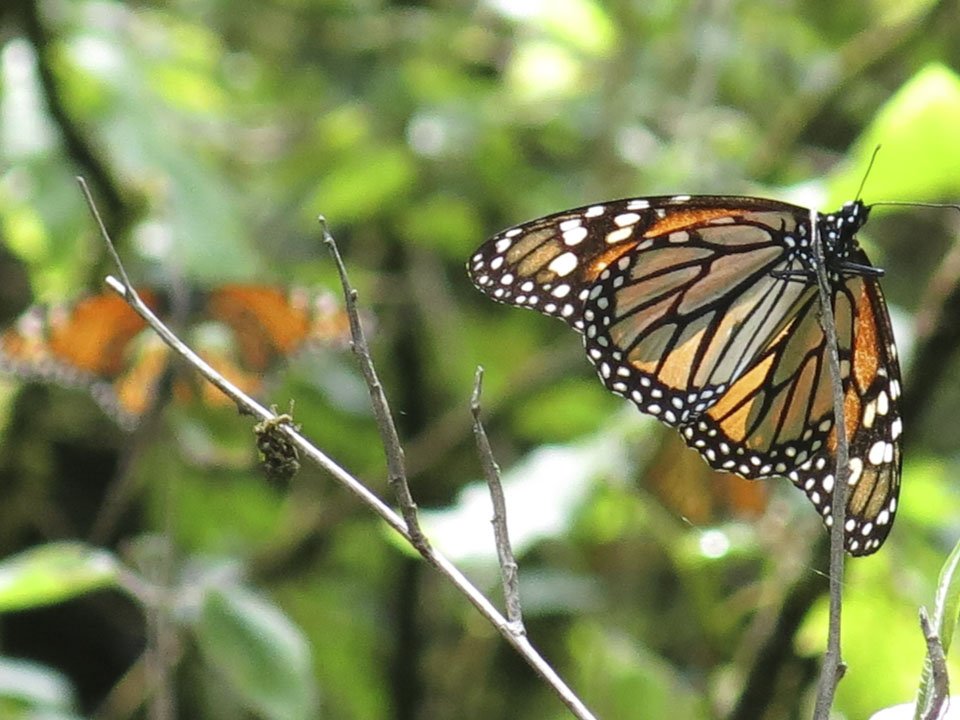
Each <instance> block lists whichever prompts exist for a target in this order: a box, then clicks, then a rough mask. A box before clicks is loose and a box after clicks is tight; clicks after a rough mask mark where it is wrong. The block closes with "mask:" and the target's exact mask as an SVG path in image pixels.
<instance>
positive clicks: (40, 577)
mask: <svg viewBox="0 0 960 720" xmlns="http://www.w3.org/2000/svg"><path fill="white" fill-rule="evenodd" d="M118 569H119V568H118V564H117V561H116V558H115V557H114V556H113V555H112V554H111V553H109V552H107V551H106V550H100V549H98V548H94V547H90V546H89V545H84V544H83V543H74V542H59V543H50V544H48V545H41V546H40V547H37V548H34V549H31V550H26V551H24V552H22V553H20V554H19V555H14V556H13V557H9V558H7V559H6V560H4V561H2V562H0V612H2V611H10V610H23V609H25V608H31V607H39V606H42V605H51V604H53V603H58V602H63V601H64V600H69V599H71V598H74V597H77V596H78V595H83V594H85V593H88V592H92V591H94V590H100V589H103V588H106V587H111V586H113V585H114V584H115V583H116V581H117V575H118Z"/></svg>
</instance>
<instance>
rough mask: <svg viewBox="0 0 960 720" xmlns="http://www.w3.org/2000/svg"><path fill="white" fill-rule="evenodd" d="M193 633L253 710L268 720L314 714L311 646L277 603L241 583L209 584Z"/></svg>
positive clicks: (209, 656)
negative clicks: (236, 585)
mask: <svg viewBox="0 0 960 720" xmlns="http://www.w3.org/2000/svg"><path fill="white" fill-rule="evenodd" d="M196 637H197V643H198V645H199V647H200V651H201V652H202V653H203V655H204V657H205V658H206V659H207V661H208V662H209V663H210V664H211V665H212V666H214V667H215V668H216V669H217V670H218V671H219V672H220V674H221V675H222V677H223V678H224V679H225V680H226V681H227V683H229V685H230V686H231V688H232V689H233V691H234V692H235V693H236V694H237V696H238V697H239V698H240V699H241V702H243V703H244V704H245V705H246V706H248V707H249V708H250V709H252V710H253V711H255V712H258V713H260V714H261V715H263V716H264V717H266V718H270V720H299V719H300V718H312V717H315V716H316V712H317V694H316V689H315V687H314V680H313V668H312V661H311V654H310V647H309V645H308V643H307V641H306V639H305V638H304V637H303V634H302V633H301V632H300V630H299V629H298V628H297V627H296V626H295V625H293V623H291V622H290V620H289V619H288V618H287V617H286V616H285V615H284V614H283V613H282V612H280V610H279V609H277V607H276V606H274V605H272V604H271V603H269V602H267V601H266V600H264V599H263V598H260V597H258V596H255V595H253V594H252V593H250V592H248V591H246V590H243V589H241V588H237V587H227V588H211V589H210V590H209V591H208V592H207V594H206V596H205V597H204V601H203V605H202V608H201V611H200V617H199V619H198V621H197V625H196Z"/></svg>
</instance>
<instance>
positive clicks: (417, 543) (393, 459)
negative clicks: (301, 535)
mask: <svg viewBox="0 0 960 720" xmlns="http://www.w3.org/2000/svg"><path fill="white" fill-rule="evenodd" d="M319 220H320V228H321V232H322V233H323V241H324V242H325V243H326V244H327V247H328V248H329V249H330V254H331V255H333V261H334V263H335V264H336V266H337V272H338V273H339V274H340V283H341V284H342V285H343V297H344V302H345V305H346V309H347V317H349V318H350V336H351V338H352V339H353V341H352V343H351V347H352V349H353V352H354V354H355V355H356V356H357V360H358V361H359V363H360V370H361V372H362V373H363V378H364V380H366V382H367V389H368V390H369V391H370V402H371V404H372V405H373V416H374V418H375V419H376V421H377V430H379V431H380V439H381V441H382V442H383V450H384V453H385V454H386V457H387V482H389V483H390V487H391V488H393V493H394V495H395V496H396V498H397V503H398V504H399V505H400V512H401V513H402V514H403V519H404V521H405V522H406V523H407V528H408V529H409V531H410V539H411V541H412V542H413V544H414V547H416V548H417V550H419V551H420V552H421V553H424V552H425V551H426V550H427V549H428V547H427V539H426V538H425V537H424V535H423V532H422V531H421V530H420V521H419V519H418V518H417V506H416V503H414V501H413V495H412V494H411V493H410V486H409V484H408V483H407V470H406V467H405V464H404V459H403V448H402V447H401V446H400V436H399V435H398V434H397V426H396V424H395V423H394V422H393V414H392V413H391V412H390V404H389V403H388V402H387V396H386V395H385V394H384V392H383V385H381V384H380V378H379V376H378V375H377V371H376V369H375V368H374V367H373V360H372V359H371V358H370V346H369V345H368V344H367V338H366V336H365V335H364V332H363V325H362V324H361V323H360V313H359V312H358V311H357V291H356V290H355V289H354V288H353V287H352V286H351V285H350V279H349V278H348V277H347V268H346V267H345V266H344V264H343V259H342V258H341V257H340V251H339V250H338V249H337V243H336V241H334V239H333V235H331V234H330V231H329V230H328V229H327V221H326V219H325V218H324V217H323V216H321V217H320V218H319ZM421 546H422V547H421Z"/></svg>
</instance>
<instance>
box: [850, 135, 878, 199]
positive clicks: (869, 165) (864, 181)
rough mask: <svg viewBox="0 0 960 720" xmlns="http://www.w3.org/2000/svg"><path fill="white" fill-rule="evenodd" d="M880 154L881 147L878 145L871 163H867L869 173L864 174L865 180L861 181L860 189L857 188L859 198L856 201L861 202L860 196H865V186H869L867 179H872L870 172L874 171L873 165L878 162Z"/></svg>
mask: <svg viewBox="0 0 960 720" xmlns="http://www.w3.org/2000/svg"><path fill="white" fill-rule="evenodd" d="M879 152H880V146H879V145H877V146H876V147H875V148H874V149H873V155H871V156H870V162H869V163H867V171H866V172H865V173H864V174H863V180H861V181H860V187H859V188H857V196H856V197H855V198H854V199H855V200H859V199H860V196H861V195H863V187H864V185H866V184H867V178H868V177H870V171H871V170H872V169H873V163H874V162H875V161H876V159H877V154H878V153H879Z"/></svg>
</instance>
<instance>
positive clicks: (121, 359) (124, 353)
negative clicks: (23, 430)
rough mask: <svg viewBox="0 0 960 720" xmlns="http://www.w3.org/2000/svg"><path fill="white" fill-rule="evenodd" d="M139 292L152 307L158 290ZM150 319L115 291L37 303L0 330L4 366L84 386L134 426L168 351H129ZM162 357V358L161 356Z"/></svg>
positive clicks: (9, 370) (27, 374)
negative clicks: (140, 355) (60, 303)
mask: <svg viewBox="0 0 960 720" xmlns="http://www.w3.org/2000/svg"><path fill="white" fill-rule="evenodd" d="M141 297H142V298H143V299H144V301H145V302H146V303H147V304H148V305H149V306H151V307H152V308H157V307H158V306H159V305H160V304H161V303H160V299H159V298H158V297H157V295H156V294H155V293H152V292H149V291H146V292H142V293H141ZM145 328H146V323H145V322H144V321H143V319H142V318H141V317H140V316H139V315H137V314H136V313H135V312H134V311H133V310H132V309H131V308H130V306H129V305H128V304H127V302H126V301H125V300H124V299H123V298H121V297H119V296H117V295H116V294H114V293H102V294H99V295H93V296H90V297H87V298H84V299H81V300H79V301H77V302H76V303H74V304H73V305H69V306H65V307H55V308H43V307H39V306H37V307H33V308H31V309H29V310H28V311H27V312H26V313H25V314H24V315H23V316H22V317H21V318H20V319H19V320H18V321H17V322H16V324H15V325H13V326H12V327H10V328H8V329H7V330H6V331H5V332H4V333H3V334H2V335H0V370H2V371H3V372H7V373H12V374H15V375H18V376H20V377H24V378H29V379H38V380H45V381H50V382H56V383H58V384H62V385H66V386H71V387H82V388H86V389H87V390H89V391H90V393H91V394H92V395H93V397H94V399H96V400H97V402H98V403H99V404H100V405H101V407H103V409H104V410H106V411H107V413H108V414H110V415H111V416H113V417H114V418H115V419H116V420H117V421H118V422H119V423H120V424H121V425H122V426H124V427H128V428H129V427H132V426H134V425H135V424H136V421H137V420H138V419H139V416H140V415H141V414H142V413H143V412H144V410H145V409H146V407H147V406H148V405H149V399H150V397H151V396H152V390H153V388H154V386H155V385H156V382H157V381H158V379H159V377H160V375H161V374H162V373H163V371H164V369H165V367H166V362H167V361H166V355H165V353H164V354H163V357H162V358H160V356H159V355H156V354H152V355H150V357H149V358H145V359H144V362H145V364H141V363H140V362H139V360H138V359H136V358H132V357H131V349H132V345H133V342H134V339H135V338H136V337H137V336H138V335H140V333H141V332H142V331H143V330H144V329H145ZM158 360H159V362H158Z"/></svg>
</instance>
